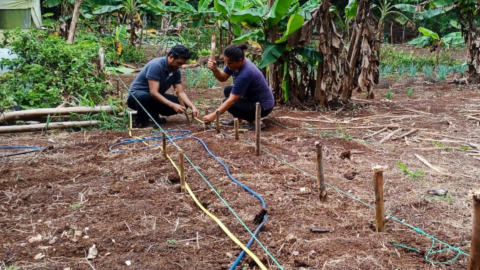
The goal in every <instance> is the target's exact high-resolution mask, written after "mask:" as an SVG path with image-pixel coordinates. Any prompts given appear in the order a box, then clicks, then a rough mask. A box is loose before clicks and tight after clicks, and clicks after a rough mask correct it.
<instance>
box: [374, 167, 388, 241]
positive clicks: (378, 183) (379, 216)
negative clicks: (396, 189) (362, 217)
mask: <svg viewBox="0 0 480 270" xmlns="http://www.w3.org/2000/svg"><path fill="white" fill-rule="evenodd" d="M386 168H387V167H384V166H375V167H373V183H374V185H375V228H376V230H377V232H384V231H385V216H384V212H385V210H384V207H383V171H384V170H385V169H386Z"/></svg>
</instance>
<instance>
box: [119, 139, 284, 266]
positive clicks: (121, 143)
mask: <svg viewBox="0 0 480 270" xmlns="http://www.w3.org/2000/svg"><path fill="white" fill-rule="evenodd" d="M167 131H168V132H169V133H176V132H183V133H181V134H178V135H174V136H171V137H172V141H179V140H185V139H194V140H197V141H198V142H200V143H201V144H202V146H203V147H204V149H205V150H206V151H207V153H208V154H209V155H210V156H211V157H213V158H214V159H215V161H217V162H218V163H219V164H220V165H222V166H223V168H224V169H225V171H226V173H227V175H228V177H229V178H230V179H231V180H232V181H233V182H235V183H236V184H237V185H239V186H240V187H242V188H243V189H244V190H245V191H247V192H249V193H250V194H252V195H254V196H255V197H256V198H257V199H258V200H260V202H261V203H262V207H263V208H264V209H266V207H267V205H266V203H265V200H264V199H263V198H262V197H261V196H260V195H259V194H258V193H256V192H255V191H253V190H251V189H250V188H248V187H247V186H245V185H244V184H242V183H241V182H240V181H238V180H237V179H235V178H234V177H233V175H232V174H231V172H230V170H229V169H228V166H227V165H226V164H225V163H224V162H223V161H221V160H220V159H219V158H218V157H217V156H215V155H214V154H213V153H212V152H211V151H210V149H209V148H208V146H207V145H206V143H205V142H204V141H203V140H202V139H200V138H198V137H185V136H186V135H189V134H190V131H188V130H167ZM158 133H159V132H156V133H153V134H152V136H155V135H158ZM161 139H162V137H148V138H140V139H132V140H126V141H123V142H120V143H116V144H114V145H112V146H111V147H110V151H112V152H114V153H123V152H126V151H127V150H118V149H113V148H114V147H115V146H118V145H124V144H129V143H135V142H145V141H155V140H161ZM157 146H158V147H160V144H155V145H152V146H148V147H142V148H136V149H135V150H138V149H146V148H152V147H157ZM160 148H161V147H160ZM170 161H171V162H172V163H174V162H173V160H171V159H170ZM173 165H174V167H175V168H176V169H177V170H178V167H177V166H176V165H175V164H173ZM211 187H212V189H213V190H215V189H214V188H213V186H211ZM217 195H218V196H219V197H220V199H222V201H223V200H224V199H223V198H222V197H221V196H220V194H217ZM224 203H225V204H226V205H227V207H228V208H230V206H229V205H228V203H227V202H226V201H224ZM230 211H231V212H232V213H233V214H234V215H235V216H236V217H237V219H238V220H239V222H240V223H242V225H243V226H244V227H245V228H246V229H247V230H248V231H249V233H250V234H252V238H251V239H250V240H249V242H248V243H247V245H246V247H247V248H250V246H251V245H252V244H253V242H254V241H255V240H256V241H257V242H258V243H259V244H260V245H261V246H262V247H263V248H264V249H266V248H265V247H264V246H263V245H262V243H261V242H260V241H259V240H258V239H257V235H258V233H259V232H260V230H261V228H262V227H263V225H264V224H265V223H266V221H267V215H264V217H263V222H262V223H261V224H260V225H258V226H257V228H256V229H255V231H254V232H253V233H252V232H251V231H250V230H249V229H248V227H247V225H246V224H245V223H244V222H243V221H242V220H241V219H240V217H238V215H237V214H236V213H235V211H234V210H233V209H231V208H230ZM267 252H268V251H267ZM245 254H246V252H245V250H242V252H241V253H240V254H239V256H238V257H237V259H236V260H235V262H234V263H233V264H232V266H231V267H230V269H232V270H233V269H235V267H236V266H237V265H238V264H239V263H240V261H241V260H242V259H243V257H244V256H245ZM272 257H273V256H272ZM272 259H273V260H275V258H272ZM280 269H282V268H281V266H280Z"/></svg>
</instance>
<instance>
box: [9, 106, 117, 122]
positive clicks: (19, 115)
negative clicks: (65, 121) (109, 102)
mask: <svg viewBox="0 0 480 270" xmlns="http://www.w3.org/2000/svg"><path fill="white" fill-rule="evenodd" d="M113 110H114V108H112V107H111V106H97V107H66V108H44V109H32V110H23V111H15V112H9V113H3V114H1V115H0V122H8V121H13V120H20V119H22V120H25V119H32V118H37V117H41V116H47V115H65V114H67V115H69V114H71V113H78V114H85V113H98V112H111V111H113Z"/></svg>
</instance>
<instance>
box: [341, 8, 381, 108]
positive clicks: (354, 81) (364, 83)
mask: <svg viewBox="0 0 480 270" xmlns="http://www.w3.org/2000/svg"><path fill="white" fill-rule="evenodd" d="M377 25H378V23H377V20H376V19H375V17H374V15H373V14H372V11H371V9H370V4H369V1H367V0H359V1H358V8H357V16H356V18H355V20H354V21H353V29H354V31H352V36H351V39H350V40H351V42H352V43H351V44H350V47H349V48H348V55H347V61H348V63H349V70H348V71H347V77H346V78H347V79H346V80H345V82H346V85H345V87H343V91H342V102H343V103H348V102H349V101H350V99H351V97H352V92H353V90H354V89H357V90H358V91H359V92H362V91H365V92H367V98H369V99H371V98H373V97H374V95H373V87H374V86H375V85H376V84H378V79H379V72H378V66H379V64H380V63H379V62H380V61H379V59H380V40H378V39H377V36H378V35H377V32H376V31H377V29H376V27H377Z"/></svg>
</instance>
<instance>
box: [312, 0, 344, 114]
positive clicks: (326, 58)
mask: <svg viewBox="0 0 480 270" xmlns="http://www.w3.org/2000/svg"><path fill="white" fill-rule="evenodd" d="M331 5H332V4H331V3H330V0H324V1H322V3H321V4H320V7H319V13H318V16H317V18H316V23H315V25H316V28H317V32H318V33H319V51H320V53H321V54H322V55H323V62H321V63H318V65H319V67H318V68H317V71H318V72H317V81H316V89H315V96H314V97H313V100H314V101H315V102H316V103H317V104H318V105H319V106H320V107H322V108H324V107H327V106H330V105H334V106H335V105H337V103H338V99H339V96H340V93H341V92H342V87H344V80H345V77H344V74H345V72H346V70H347V69H348V64H347V63H346V62H345V54H344V52H345V45H344V42H343V38H342V36H341V35H340V34H339V33H338V31H337V28H336V26H335V23H334V21H333V18H332V16H331V14H330V11H329V9H330V7H331Z"/></svg>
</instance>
